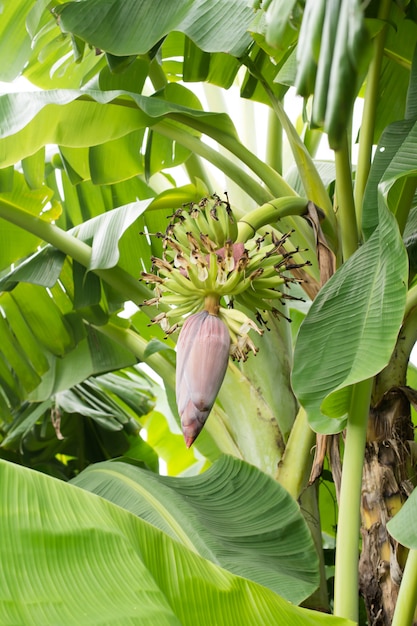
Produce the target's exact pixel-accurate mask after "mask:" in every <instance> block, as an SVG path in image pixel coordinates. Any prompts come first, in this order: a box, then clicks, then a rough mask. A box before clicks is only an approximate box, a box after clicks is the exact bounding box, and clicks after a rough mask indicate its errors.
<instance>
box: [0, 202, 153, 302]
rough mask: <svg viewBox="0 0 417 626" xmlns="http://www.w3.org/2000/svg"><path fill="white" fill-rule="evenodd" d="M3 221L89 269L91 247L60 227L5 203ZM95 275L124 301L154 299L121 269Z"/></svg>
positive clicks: (1, 204)
mask: <svg viewBox="0 0 417 626" xmlns="http://www.w3.org/2000/svg"><path fill="white" fill-rule="evenodd" d="M0 217H1V218H3V219H5V220H7V221H8V222H11V223H12V224H15V225H16V226H19V227H20V228H23V229H24V230H25V231H27V232H29V233H32V234H33V235H35V236H36V237H39V238H40V239H42V240H43V241H46V242H47V243H50V244H51V245H52V246H54V247H55V248H57V249H58V250H61V252H64V254H67V255H68V256H70V257H71V258H73V259H75V261H78V263H80V264H81V265H83V266H84V267H88V266H89V264H90V259H91V248H90V246H88V245H87V244H86V243H84V242H83V241H81V240H80V239H77V238H76V237H74V236H73V235H70V234H69V233H67V232H65V231H64V230H62V229H61V228H58V226H55V225H54V224H50V223H49V222H45V221H44V220H42V219H41V218H39V217H35V216H34V215H31V214H30V213H27V212H26V211H23V210H22V209H20V208H18V207H16V206H12V205H9V204H7V203H6V202H4V201H3V200H1V201H0ZM94 273H95V274H97V275H98V276H99V277H100V278H102V279H103V280H104V281H106V282H107V283H108V284H109V285H111V286H112V287H114V289H116V290H117V291H118V292H119V293H121V294H122V295H123V297H124V299H125V300H132V302H134V303H135V304H137V305H140V304H142V302H143V300H146V299H147V298H149V297H151V296H152V292H151V291H150V290H149V289H148V288H147V287H145V285H143V284H142V283H140V282H139V281H138V280H137V279H136V278H134V277H133V276H131V275H130V274H128V272H126V271H125V270H123V269H122V268H120V267H117V266H116V267H112V268H110V269H106V270H94Z"/></svg>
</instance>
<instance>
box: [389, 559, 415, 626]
mask: <svg viewBox="0 0 417 626" xmlns="http://www.w3.org/2000/svg"><path fill="white" fill-rule="evenodd" d="M416 606H417V550H410V552H409V553H408V557H407V562H406V564H405V568H404V573H403V577H402V580H401V586H400V590H399V592H398V598H397V603H396V605H395V611H394V617H393V620H392V626H412V625H413V623H414V621H413V620H414V613H415V610H416Z"/></svg>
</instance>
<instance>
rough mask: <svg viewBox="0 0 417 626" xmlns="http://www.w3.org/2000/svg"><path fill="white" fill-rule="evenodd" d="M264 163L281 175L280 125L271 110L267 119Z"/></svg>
mask: <svg viewBox="0 0 417 626" xmlns="http://www.w3.org/2000/svg"><path fill="white" fill-rule="evenodd" d="M266 162H267V163H268V165H270V166H271V167H272V168H273V169H274V170H275V171H276V172H279V173H280V174H282V169H283V167H282V124H281V122H280V121H279V119H278V117H277V116H276V115H275V112H274V111H273V110H272V109H270V110H269V118H268V131H267V144H266Z"/></svg>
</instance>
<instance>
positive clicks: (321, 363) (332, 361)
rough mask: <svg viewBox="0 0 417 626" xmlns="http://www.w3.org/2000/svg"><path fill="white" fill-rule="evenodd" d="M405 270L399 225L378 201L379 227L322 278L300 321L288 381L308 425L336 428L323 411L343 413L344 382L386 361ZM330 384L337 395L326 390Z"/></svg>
mask: <svg viewBox="0 0 417 626" xmlns="http://www.w3.org/2000/svg"><path fill="white" fill-rule="evenodd" d="M407 274H408V262H407V256H406V252H405V248H404V245H403V243H402V240H401V236H400V233H399V230H398V226H397V224H396V221H395V219H394V217H393V215H392V214H391V213H390V212H389V211H388V210H387V209H386V207H384V206H382V205H381V207H380V223H379V227H378V228H377V230H375V232H374V234H373V235H372V237H371V238H370V239H369V240H368V241H367V242H366V244H365V245H364V246H362V248H360V249H359V250H358V251H357V252H356V253H355V254H354V255H353V256H352V257H350V259H349V260H348V261H347V262H346V263H345V264H344V265H343V266H342V267H341V268H340V269H339V270H338V271H337V272H336V274H334V276H333V277H332V278H331V279H330V280H329V281H328V282H327V283H326V285H325V286H324V287H323V289H322V290H321V291H320V293H319V295H318V296H317V298H316V300H315V301H314V302H313V305H312V307H311V309H310V311H309V313H308V314H307V316H306V318H305V320H304V322H303V324H302V325H301V328H300V332H299V335H298V339H297V343H296V347H295V354H294V369H293V386H294V390H295V393H296V395H297V397H298V399H299V401H300V402H301V404H302V405H303V406H304V407H305V409H306V411H307V413H308V415H309V420H310V423H311V425H312V426H313V428H314V429H315V430H317V431H319V432H337V431H338V430H340V429H341V428H342V427H343V422H340V420H332V419H328V417H325V416H324V415H323V412H324V413H325V414H326V415H327V416H331V417H333V418H334V417H337V418H343V416H344V415H345V414H346V412H347V410H348V407H349V390H348V388H349V386H350V385H352V384H354V383H356V382H359V381H361V380H364V379H366V378H369V377H371V376H374V375H375V374H377V373H378V372H379V371H380V370H381V369H382V368H383V367H384V366H385V365H386V364H387V363H388V360H389V358H390V356H391V352H392V350H393V348H394V345H395V341H396V338H397V334H398V331H399V328H400V324H401V321H402V316H403V311H404V306H405V295H406V282H407ZM332 392H337V396H336V397H334V396H331V397H330V398H328V396H329V394H331V393H332ZM326 398H328V399H327V400H326V403H327V406H323V402H324V401H325V399H326Z"/></svg>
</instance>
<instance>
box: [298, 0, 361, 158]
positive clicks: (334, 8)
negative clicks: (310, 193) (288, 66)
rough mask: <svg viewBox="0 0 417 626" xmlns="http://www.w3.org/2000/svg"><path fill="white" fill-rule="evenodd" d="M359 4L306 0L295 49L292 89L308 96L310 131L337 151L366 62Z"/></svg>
mask: <svg viewBox="0 0 417 626" xmlns="http://www.w3.org/2000/svg"><path fill="white" fill-rule="evenodd" d="M363 4H364V3H363V2H362V0H306V5H305V10H304V16H303V21H302V24H301V29H300V34H299V38H298V45H297V75H296V79H295V88H296V91H297V93H298V94H300V95H301V96H304V97H305V98H307V97H308V96H310V95H311V94H314V95H313V103H312V114H311V126H312V127H313V128H314V127H320V128H324V130H325V132H326V133H327V134H328V137H329V144H330V146H331V147H332V148H333V149H335V150H337V149H338V147H339V146H340V141H341V139H342V136H343V133H344V131H345V130H346V127H347V125H348V123H349V119H350V115H351V112H352V108H353V103H354V100H355V97H356V94H357V92H358V90H359V88H360V84H361V82H362V80H363V78H364V73H365V71H366V68H367V66H368V64H369V62H370V59H371V40H370V35H369V33H368V30H367V28H366V26H365V21H364V13H363V11H364V8H363Z"/></svg>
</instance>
